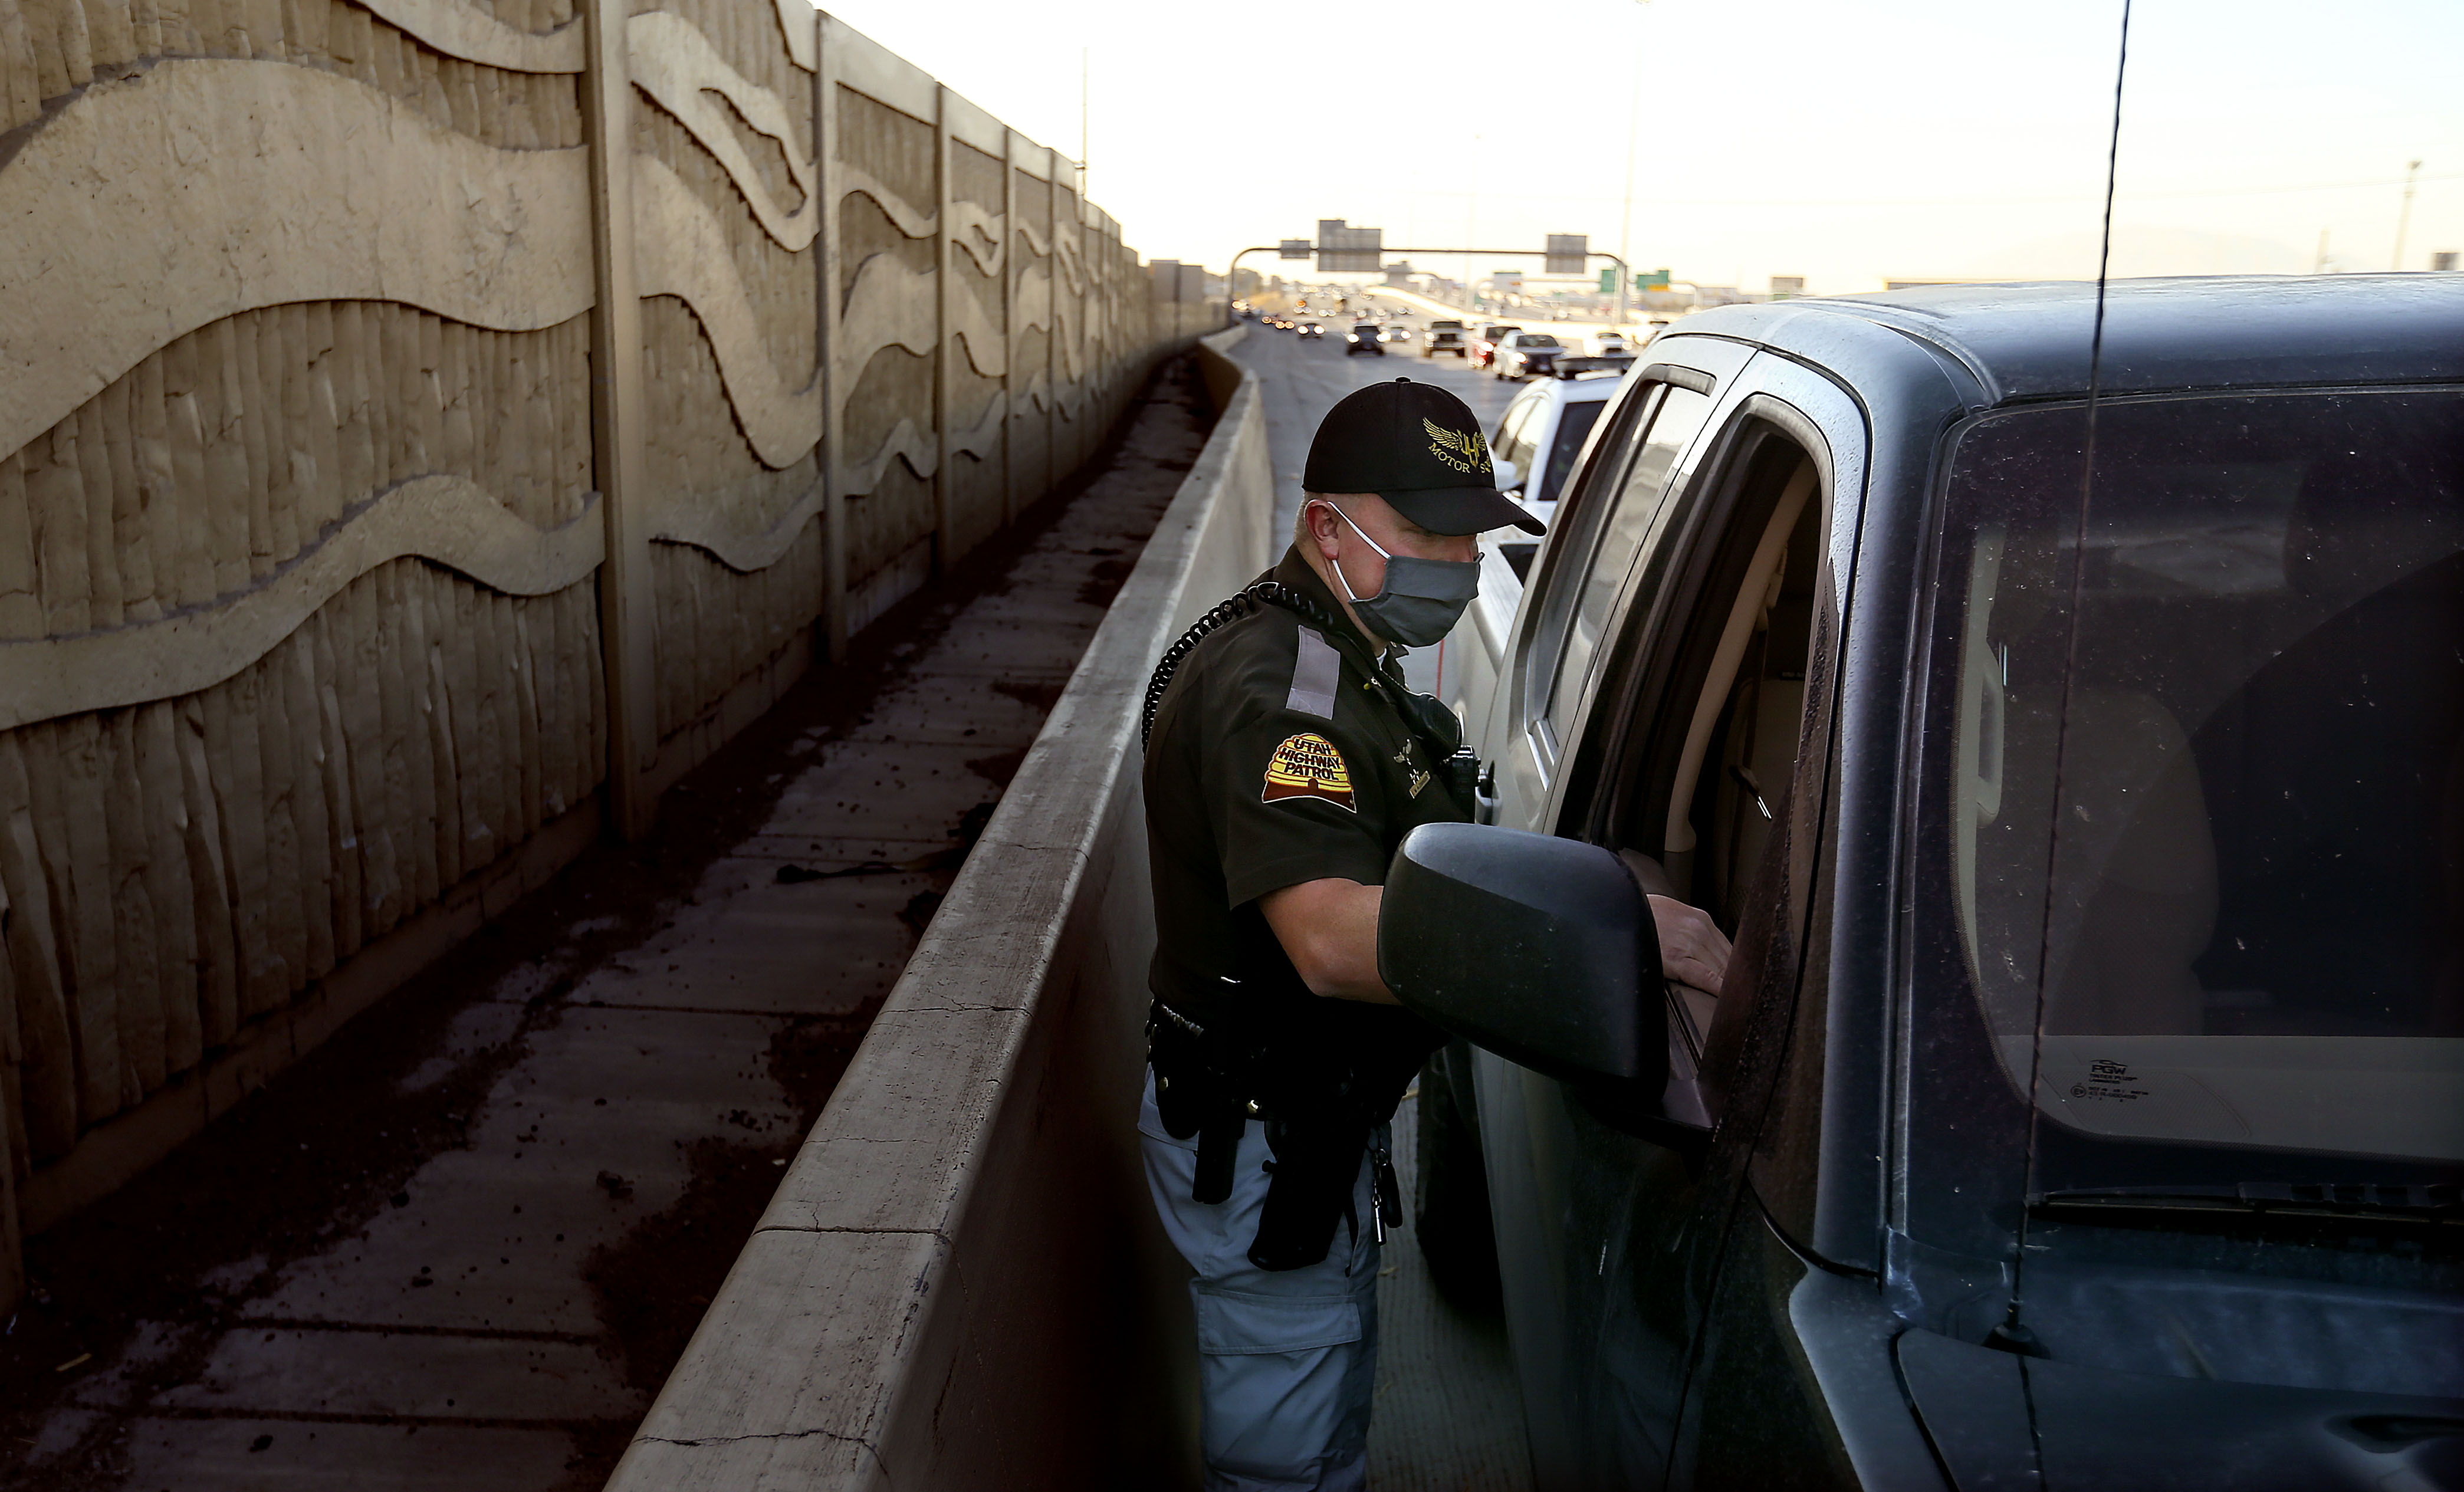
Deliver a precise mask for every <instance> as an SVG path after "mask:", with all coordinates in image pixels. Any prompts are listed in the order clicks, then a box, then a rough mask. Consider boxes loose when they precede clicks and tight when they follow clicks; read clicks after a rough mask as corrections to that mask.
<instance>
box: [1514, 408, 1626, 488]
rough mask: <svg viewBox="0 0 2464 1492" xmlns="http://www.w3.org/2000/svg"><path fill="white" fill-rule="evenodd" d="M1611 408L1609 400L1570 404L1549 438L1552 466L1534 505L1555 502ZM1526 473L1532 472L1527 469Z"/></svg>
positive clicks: (1543, 475) (1541, 476)
mask: <svg viewBox="0 0 2464 1492" xmlns="http://www.w3.org/2000/svg"><path fill="white" fill-rule="evenodd" d="M1608 406H1609V402H1608V401H1607V400H1605V399H1584V400H1573V401H1569V402H1568V403H1567V404H1566V405H1565V406H1563V407H1562V408H1561V409H1560V411H1559V413H1558V415H1557V429H1556V433H1555V434H1553V435H1551V436H1550V437H1549V463H1548V466H1547V468H1546V470H1544V471H1543V472H1541V473H1540V490H1539V491H1538V492H1536V493H1533V494H1530V495H1531V499H1532V501H1534V502H1555V501H1556V500H1557V493H1558V490H1559V489H1560V488H1563V487H1564V486H1565V485H1566V473H1567V472H1571V471H1573V468H1574V457H1575V456H1576V455H1578V454H1580V453H1581V451H1582V449H1583V439H1584V437H1585V436H1587V435H1589V434H1591V433H1592V427H1593V426H1595V425H1596V424H1598V423H1599V418H1600V411H1601V410H1603V409H1605V408H1607V407H1608ZM1526 470H1529V468H1527V469H1526Z"/></svg>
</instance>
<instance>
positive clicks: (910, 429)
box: [0, 0, 1207, 1301]
mask: <svg viewBox="0 0 2464 1492" xmlns="http://www.w3.org/2000/svg"><path fill="white" fill-rule="evenodd" d="M1071 179H1072V172H1071V168H1070V166H1069V165H1068V163H1067V162H1066V161H1064V160H1062V159H1060V158H1059V157H1057V156H1056V155H1054V153H1053V152H1051V151H1049V150H1047V149H1045V148H1043V147H1041V146H1038V145H1034V144H1032V143H1029V142H1027V141H1025V140H1023V139H1022V138H1021V137H1019V136H1017V135H1016V134H1015V133H1013V132H1012V131H1010V130H1008V129H1006V128H1005V127H1003V126H1002V125H1001V124H1000V123H999V121H994V120H992V119H990V118H989V117H988V116H986V115H984V114H983V113H982V112H981V111H980V110H978V109H976V108H974V107H973V106H972V105H970V104H968V103H967V102H966V101H965V100H964V99H960V98H958V97H957V96H956V95H954V94H952V93H950V91H949V90H947V89H946V88H943V87H941V86H940V85H938V84H937V83H935V81H934V80H933V79H931V78H930V77H926V76H925V75H923V74H922V73H920V72H918V71H917V70H915V69H914V68H913V67H911V66H909V65H908V64H906V63H905V62H903V61H901V60H900V59H898V58H896V57H894V56H892V55H890V54H888V53H886V52H884V51H883V50H882V49H880V48H879V47H877V46H875V45H874V44H872V43H871V42H869V41H868V40H866V39H865V38H864V37H863V36H861V35H858V34H857V33H853V32H851V31H849V30H847V28H846V27H844V26H842V25H840V24H839V23H838V22H836V21H835V20H832V19H830V18H828V17H826V16H823V15H821V14H819V13H818V12H816V11H813V10H812V9H811V8H810V7H809V6H808V5H806V4H804V3H803V0H655V3H649V0H645V3H641V4H638V5H637V4H633V3H620V0H296V3H295V0H286V3H282V4H275V3H274V0H0V898H5V899H4V900H0V933H5V941H6V954H7V956H6V957H5V958H0V1128H5V1130H6V1154H7V1164H6V1165H5V1166H0V1301H5V1300H6V1299H7V1298H10V1297H11V1296H13V1293H14V1280H13V1275H14V1267H15V1266H14V1261H15V1257H16V1251H15V1240H16V1237H17V1234H18V1230H19V1229H20V1227H21V1226H23V1227H31V1228H39V1227H41V1226H43V1225H45V1224H47V1223H49V1222H50V1221H53V1220H55V1219H56V1218H59V1217H61V1216H64V1215H65V1214H66V1213H68V1212H70V1211H73V1210H75V1209H76V1208H77V1207H78V1206H80V1205H82V1204H83V1203H84V1202H86V1201H88V1200H91V1199H92V1198H93V1197H94V1196H98V1195H99V1194H100V1193H102V1192H104V1191H106V1190H108V1189H109V1188H110V1187H111V1186H113V1185H116V1184H117V1183H118V1182H119V1181H120V1180H121V1179H124V1178H125V1177H126V1176H127V1175H129V1174H133V1173H134V1172H135V1171H136V1170H139V1169H142V1168H143V1166H144V1165H146V1164H149V1163H150V1162H151V1161H152V1160H154V1159H156V1158H159V1157H160V1156H161V1155H162V1154H164V1153H165V1152H166V1151H167V1150H168V1149H169V1147H170V1146H171V1145H173V1144H176V1143H177V1142H178V1141H179V1140H180V1139H182V1138H185V1137H186V1136H187V1135H188V1134H190V1133H193V1132H194V1131H195V1130H196V1129H197V1128H198V1127H199V1126H200V1125H202V1124H203V1123H205V1122H206V1120H207V1119H209V1118H210V1117H211V1116H212V1115H213V1114H215V1113H217V1112H220V1111H221V1110H222V1109H224V1108H228V1107H229V1106H230V1104H231V1103H232V1102H234V1101H235V1100H236V1099H237V1098H238V1097H239V1096H241V1095H243V1094H245V1093H246V1092H247V1091H249V1090H250V1089H251V1088H252V1087H253V1086H256V1085H257V1084H260V1083H261V1082H262V1081H263V1080H264V1078H265V1076H266V1075H267V1074H268V1073H270V1072H271V1071H273V1070H274V1069H275V1068H277V1067H279V1066H281V1065H282V1064H285V1063H287V1062H289V1061H291V1060H293V1059H295V1058H296V1057H297V1055H298V1054H299V1053H300V1052H302V1051H304V1050H306V1049H307V1048H308V1047H310V1046H313V1045H314V1044H315V1043H316V1042H317V1041H319V1040H320V1039H321V1038H322V1036H323V1035H324V1034H325V1033H326V1032H328V1031H330V1030H331V1029H333V1028H334V1027H335V1025H336V1024H337V1023H339V1022H340V1021H341V1020H344V1019H347V1018H348V1017H349V1016H350V1015H351V1014H352V1013H353V1012H355V1011H356V1010H358V1009H360V1008H363V1006H364V1005H365V1004H366V1003H367V1002H368V1001H370V1000H371V999H373V998H377V997H378V996H380V995H382V994H383V993H384V992H385V990H387V989H390V988H392V987H393V986H394V985H395V984H397V983H399V982H400V980H401V979H402V978H403V977H405V976H407V975H408V974H409V973H410V972H412V971H414V970H416V969H417V968H418V967H420V966H421V965H422V964H424V963H426V962H427V961H428V960H429V959H431V958H432V957H434V956H435V955H436V954H439V953H441V952H442V951H443V950H444V949H445V948H447V947H449V946H450V945H451V943H452V941H453V940H455V939H456V938H458V937H460V936H463V935H466V934H467V933H470V932H471V931H473V929H475V927H476V926H477V925H478V924H479V922H480V921H481V920H483V919H484V918H485V917H486V916H487V915H489V914H491V913H493V912H494V911H497V910H500V909H501V908H502V907H503V906H504V905H505V904H506V903H507V902H508V901H509V900H510V899H511V898H513V897H514V896H517V895H518V894H520V892H522V891H523V890H525V889H529V888H531V887H534V886H536V885H538V884H539V881H540V880H542V879H543V878H544V877H545V876H546V875H547V874H549V873H551V872H552V871H553V870H554V869H555V868H556V867H558V866H560V865H561V864H563V863H564V862H565V861H566V860H568V859H570V858H571V856H572V855H573V854H574V853H576V852H577V851H578V850H579V849H580V848H581V847H582V846H583V845H585V844H587V843H588V842H589V841H590V839H591V838H592V837H593V836H594V835H596V834H598V833H600V832H602V830H603V828H604V827H606V826H612V827H613V828H614V829H615V830H616V831H617V832H620V833H626V834H630V833H636V832H639V831H640V830H641V829H643V828H644V827H645V826H646V825H647V824H648V823H649V820H650V817H651V813H652V811H653V807H654V804H655V801H656V797H657V794H658V792H659V791H660V790H661V789H662V788H663V787H664V786H665V785H666V784H668V783H669V782H671V781H672V780H673V779H675V778H676V777H677V776H678V775H680V774H681V773H682V772H683V771H685V770H686V769H687V768H689V767H690V766H692V765H693V763H694V762H696V761H698V760H700V759H702V758H703V757H706V756H707V755H708V754H709V752H710V751H711V750H713V749H714V748H715V746H716V745H717V744H718V743H719V742H720V741H721V740H723V739H724V738H725V737H726V736H727V735H730V734H731V733H732V732H733V731H735V730H736V729H737V728H738V727H739V726H741V725H742V724H743V723H744V722H745V721H747V720H749V719H750V718H752V717H753V716H754V715H756V714H758V713H759V712H760V711H761V710H762V709H765V708H766V707H767V706H768V705H769V704H770V703H771V702H772V700H774V699H775V698H776V697H777V694H778V692H779V691H780V690H781V689H782V688H783V687H784V686H785V685H786V684H788V683H789V682H791V681H792V680H793V679H794V678H795V677H796V676H797V675H798V674H799V673H801V672H802V671H803V669H804V668H805V667H806V666H807V664H808V663H809V662H810V661H811V659H812V658H813V657H814V656H815V655H816V651H817V647H816V642H817V639H818V640H819V644H820V650H821V651H822V652H823V653H825V654H826V652H827V651H828V650H829V649H830V648H831V647H836V646H838V645H840V644H843V643H844V640H845V639H846V637H847V635H848V634H849V633H850V632H852V631H854V630H856V629H857V628H860V627H861V626H862V625H865V623H867V622H869V621H870V620H871V619H872V618H873V617H876V616H878V615H879V614H880V613H881V612H882V611H883V610H884V609H886V608H887V607H888V606H889V605H890V604H891V603H893V602H894V601H896V600H897V599H898V598H899V597H900V596H902V595H904V594H906V593H907V592H909V591H912V590H913V589H914V588H915V586H916V585H918V584H920V583H921V582H922V581H924V580H925V578H926V577H927V576H929V575H930V574H931V573H932V572H933V571H934V570H935V568H936V567H938V566H941V565H945V564H947V563H949V562H951V561H952V560H955V559H956V558H957V556H959V555H961V554H963V553H964V552H965V551H966V550H967V549H968V548H970V547H972V546H973V545H974V544H977V543H979V542H981V541H982V540H983V539H984V538H986V537H987V536H989V535H990V534H992V533H994V532H995V531H997V530H998V529H999V528H1000V527H1001V524H1002V523H1004V522H1005V521H1007V519H1008V518H1009V516H1011V515H1012V514H1013V513H1015V512H1016V511H1017V510H1018V509H1019V508H1020V507H1022V506H1023V505H1024V504H1025V503H1026V502H1028V501H1030V500H1032V499H1033V498H1034V497H1036V496H1037V495H1039V494H1042V493H1044V492H1045V491H1046V490H1047V489H1048V488H1049V487H1050V486H1051V485H1052V483H1053V482H1054V480H1055V478H1056V477H1057V476H1059V475H1060V474H1062V473H1065V472H1067V471H1068V470H1069V469H1070V468H1071V467H1072V466H1074V465H1075V464H1076V463H1077V462H1078V461H1079V460H1081V459H1082V458H1083V457H1084V456H1085V455H1086V454H1087V453H1088V452H1089V450H1091V449H1092V447H1093V445H1094V444H1095V442H1096V440H1097V439H1098V438H1099V434H1100V432H1101V430H1102V429H1103V428H1106V427H1107V426H1108V425H1110V424H1111V421H1112V419H1113V418H1114V417H1115V416H1116V415H1117V414H1118V413H1119V412H1120V411H1121V409H1122V407H1123V406H1124V405H1125V404H1126V402H1127V401H1128V400H1129V399H1130V398H1132V397H1133V394H1134V392H1135V390H1136V388H1137V386H1138V384H1139V382H1140V379H1141V377H1142V375H1143V374H1144V372H1145V370H1146V369H1147V367H1148V366H1149V365H1150V364H1151V363H1152V362H1153V360H1154V358H1155V356H1156V355H1157V354H1158V353H1159V352H1160V351H1162V350H1164V349H1166V348H1168V347H1171V346H1173V345H1175V344H1177V343H1178V342H1182V341H1185V340H1187V339H1188V338H1189V337H1190V336H1192V335H1194V334H1195V333H1196V332H1197V331H1198V330H1199V329H1201V328H1200V323H1201V322H1202V321H1203V319H1204V318H1205V315H1206V311H1207V308H1206V307H1204V306H1202V305H1195V304H1188V303H1182V302H1177V301H1172V302H1159V301H1158V300H1157V299H1156V298H1155V296H1154V294H1153V292H1152V290H1151V288H1150V286H1149V284H1148V278H1147V275H1146V274H1145V273H1144V271H1143V270H1142V269H1141V267H1140V266H1139V265H1138V263H1137V260H1136V256H1135V255H1134V253H1133V252H1131V251H1130V250H1128V249H1126V248H1124V247H1123V246H1122V244H1121V242H1120V235H1119V230H1118V229H1117V227H1116V226H1115V225H1114V224H1113V223H1112V222H1111V219H1110V218H1108V217H1106V216H1105V215H1104V214H1103V213H1102V212H1101V211H1099V210H1097V209H1095V208H1090V207H1088V206H1086V205H1085V204H1083V203H1081V202H1079V201H1078V200H1077V198H1076V196H1075V195H1074V194H1073V193H1072V191H1071V190H1070V183H1071Z"/></svg>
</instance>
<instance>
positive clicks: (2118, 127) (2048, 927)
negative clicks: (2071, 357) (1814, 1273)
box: [1988, 0, 2130, 1464]
mask: <svg viewBox="0 0 2464 1492" xmlns="http://www.w3.org/2000/svg"><path fill="white" fill-rule="evenodd" d="M2129 70H2130V0H2122V40H2121V45H2120V48H2119V50H2118V55H2117V56H2116V58H2115V61H2114V65H2113V132H2112V134H2111V136H2110V137H2109V138H2108V139H2107V141H2106V143H2105V150H2104V227H2103V230H2102V232H2101V235H2100V236H2099V238H2098V242H2097V249H2096V318H2095V320H2094V322H2093V324H2092V328H2091V330H2090V332H2089V334H2088V350H2087V408H2086V410H2085V424H2086V429H2085V430H2084V432H2083V434H2082V438H2081V441H2080V446H2081V450H2080V463H2079V532H2078V535H2077V538H2076V541H2075V542H2074V543H2073V545H2072V547H2071V596H2070V635H2069V638H2068V640H2067V641H2066V643H2065V644H2064V648H2065V656H2064V658H2063V660H2062V697H2061V704H2060V706H2059V708H2058V709H2057V711H2056V713H2055V715H2054V719H2055V721H2056V726H2055V735H2054V812H2053V825H2054V826H2053V832H2052V833H2051V834H2050V835H2048V836H2047V837H2046V845H2045V906H2044V913H2043V915H2042V917H2041V918H2040V919H2039V920H2038V922H2037V925H2036V1021H2035V1030H2034V1031H2033V1032H2032V1033H2031V1034H2030V1039H2029V1043H2028V1153H2027V1162H2026V1170H2025V1171H2024V1173H2023V1174H2022V1179H2021V1184H2020V1196H2019V1237H2018V1243H2019V1246H2018V1249H2017V1251H2016V1255H2015V1257H2013V1260H2012V1261H2011V1309H2010V1313H2009V1315H2007V1316H2006V1317H2005V1318H2004V1319H2003V1322H2002V1325H2001V1326H1999V1327H1994V1328H1993V1332H1992V1335H1991V1337H1990V1338H1989V1339H1988V1340H1989V1343H1990V1345H1992V1346H1996V1347H2000V1348H2004V1349H2008V1350H2010V1351H2013V1352H2017V1353H2020V1354H2021V1355H2023V1356H2031V1357H2039V1356H2042V1355H2044V1348H2043V1347H2042V1346H2041V1345H2040V1344H2039V1343H2038V1342H2037V1340H2036V1335H2035V1332H2033V1331H2031V1330H2029V1329H2028V1328H2027V1327H2026V1326H2024V1325H2023V1324H2022V1323H2021V1322H2020V1319H2019V1305H2020V1301H2021V1299H2022V1290H2023V1285H2024V1283H2025V1280H2026V1276H2027V1268H2028V1224H2029V1221H2030V1219H2031V1208H2030V1204H2029V1200H2028V1199H2029V1198H2030V1197H2032V1196H2035V1195H2036V1151H2037V1142H2038V1136H2039V1134H2040V1132H2041V1131H2042V1130H2043V1128H2044V1108H2043V1105H2042V1104H2041V1102H2040V1101H2039V1094H2040V1092H2041V1090H2042V1088H2043V1086H2044V1052H2045V983H2046V976H2047V973H2048V970H2049V967H2050V965H2051V963H2052V961H2053V947H2054V874H2055V871H2056V868H2057V866H2058V865H2059V857H2060V854H2061V844H2062V811H2061V809H2062V778H2063V773H2064V770H2065V768H2066V767H2067V766H2068V765H2069V762H2068V756H2069V751H2070V723H2071V689H2072V680H2073V679H2074V678H2075V677H2076V676H2077V674H2078V670H2079V597H2080V594H2081V592H2082V591H2083V590H2084V589H2085V586H2086V579H2087V520H2088V509H2089V506H2090V502H2091V499H2092V497H2093V496H2094V494H2095V491H2096V415H2097V405H2098V402H2099V400H2100V399H2101V397H2102V395H2103V392H2104V298H2105V285H2106V282H2107V280H2108V278H2109V277H2110V274H2111V272H2112V269H2113V187H2114V179H2115V174H2116V168H2117V166H2118V165H2119V164H2120V162H2121V159H2122V84H2123V78H2124V77H2127V76H2128V74H2129ZM2028 1423H2029V1429H2030V1432H2031V1434H2032V1435H2033V1433H2034V1431H2035V1398H2034V1396H2033V1395H2031V1396H2030V1399H2029V1409H2028ZM2041 1460H2042V1458H2041V1456H2040V1457H2039V1463H2040V1464H2041Z"/></svg>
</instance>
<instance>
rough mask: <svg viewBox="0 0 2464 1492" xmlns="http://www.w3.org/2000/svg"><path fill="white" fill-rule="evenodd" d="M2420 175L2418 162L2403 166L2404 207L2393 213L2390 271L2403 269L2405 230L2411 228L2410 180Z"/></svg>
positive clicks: (2407, 163) (2410, 162)
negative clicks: (2392, 251) (2393, 244)
mask: <svg viewBox="0 0 2464 1492" xmlns="http://www.w3.org/2000/svg"><path fill="white" fill-rule="evenodd" d="M2420 174H2421V163H2420V162H2418V161H2407V162H2406V163H2405V164H2404V206H2403V207H2401V208H2397V209H2396V213H2395V260H2394V262H2393V263H2390V264H2389V265H2388V266H2387V268H2388V269H2390V270H2401V269H2403V268H2404V235H2405V230H2408V229H2409V228H2411V227H2412V179H2413V178H2414V177H2415V176H2418V175H2420Z"/></svg>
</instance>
